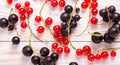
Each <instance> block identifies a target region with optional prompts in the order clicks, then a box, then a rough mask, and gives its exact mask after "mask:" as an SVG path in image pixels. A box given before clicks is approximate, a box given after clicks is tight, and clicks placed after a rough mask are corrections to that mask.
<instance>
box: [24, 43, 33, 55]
mask: <svg viewBox="0 0 120 65" xmlns="http://www.w3.org/2000/svg"><path fill="white" fill-rule="evenodd" d="M22 53H23V54H24V55H25V56H31V55H32V54H33V50H32V48H31V47H30V46H28V45H27V46H25V47H23V49H22Z"/></svg>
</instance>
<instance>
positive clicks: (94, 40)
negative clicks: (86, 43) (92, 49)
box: [91, 32, 103, 43]
mask: <svg viewBox="0 0 120 65" xmlns="http://www.w3.org/2000/svg"><path fill="white" fill-rule="evenodd" d="M93 34H95V35H92V37H91V39H92V41H93V42H94V43H100V42H102V40H103V36H102V34H101V33H99V32H94V33H93ZM97 35H98V36H97Z"/></svg>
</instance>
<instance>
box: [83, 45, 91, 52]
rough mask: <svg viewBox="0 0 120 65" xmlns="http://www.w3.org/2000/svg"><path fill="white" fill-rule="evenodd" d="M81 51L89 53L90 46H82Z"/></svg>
mask: <svg viewBox="0 0 120 65" xmlns="http://www.w3.org/2000/svg"><path fill="white" fill-rule="evenodd" d="M83 52H84V54H89V53H91V48H90V46H87V45H86V46H84V47H83Z"/></svg>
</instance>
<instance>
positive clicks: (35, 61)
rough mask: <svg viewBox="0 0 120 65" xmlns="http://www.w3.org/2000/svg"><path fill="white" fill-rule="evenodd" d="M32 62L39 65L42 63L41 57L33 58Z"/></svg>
mask: <svg viewBox="0 0 120 65" xmlns="http://www.w3.org/2000/svg"><path fill="white" fill-rule="evenodd" d="M31 62H32V63H33V64H39V63H40V57H39V56H33V57H32V58H31Z"/></svg>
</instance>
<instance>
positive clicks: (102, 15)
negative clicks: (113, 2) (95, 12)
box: [99, 9, 108, 17]
mask: <svg viewBox="0 0 120 65" xmlns="http://www.w3.org/2000/svg"><path fill="white" fill-rule="evenodd" d="M107 14H108V13H107V10H106V9H101V10H100V11H99V15H100V16H101V17H106V16H107Z"/></svg>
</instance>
